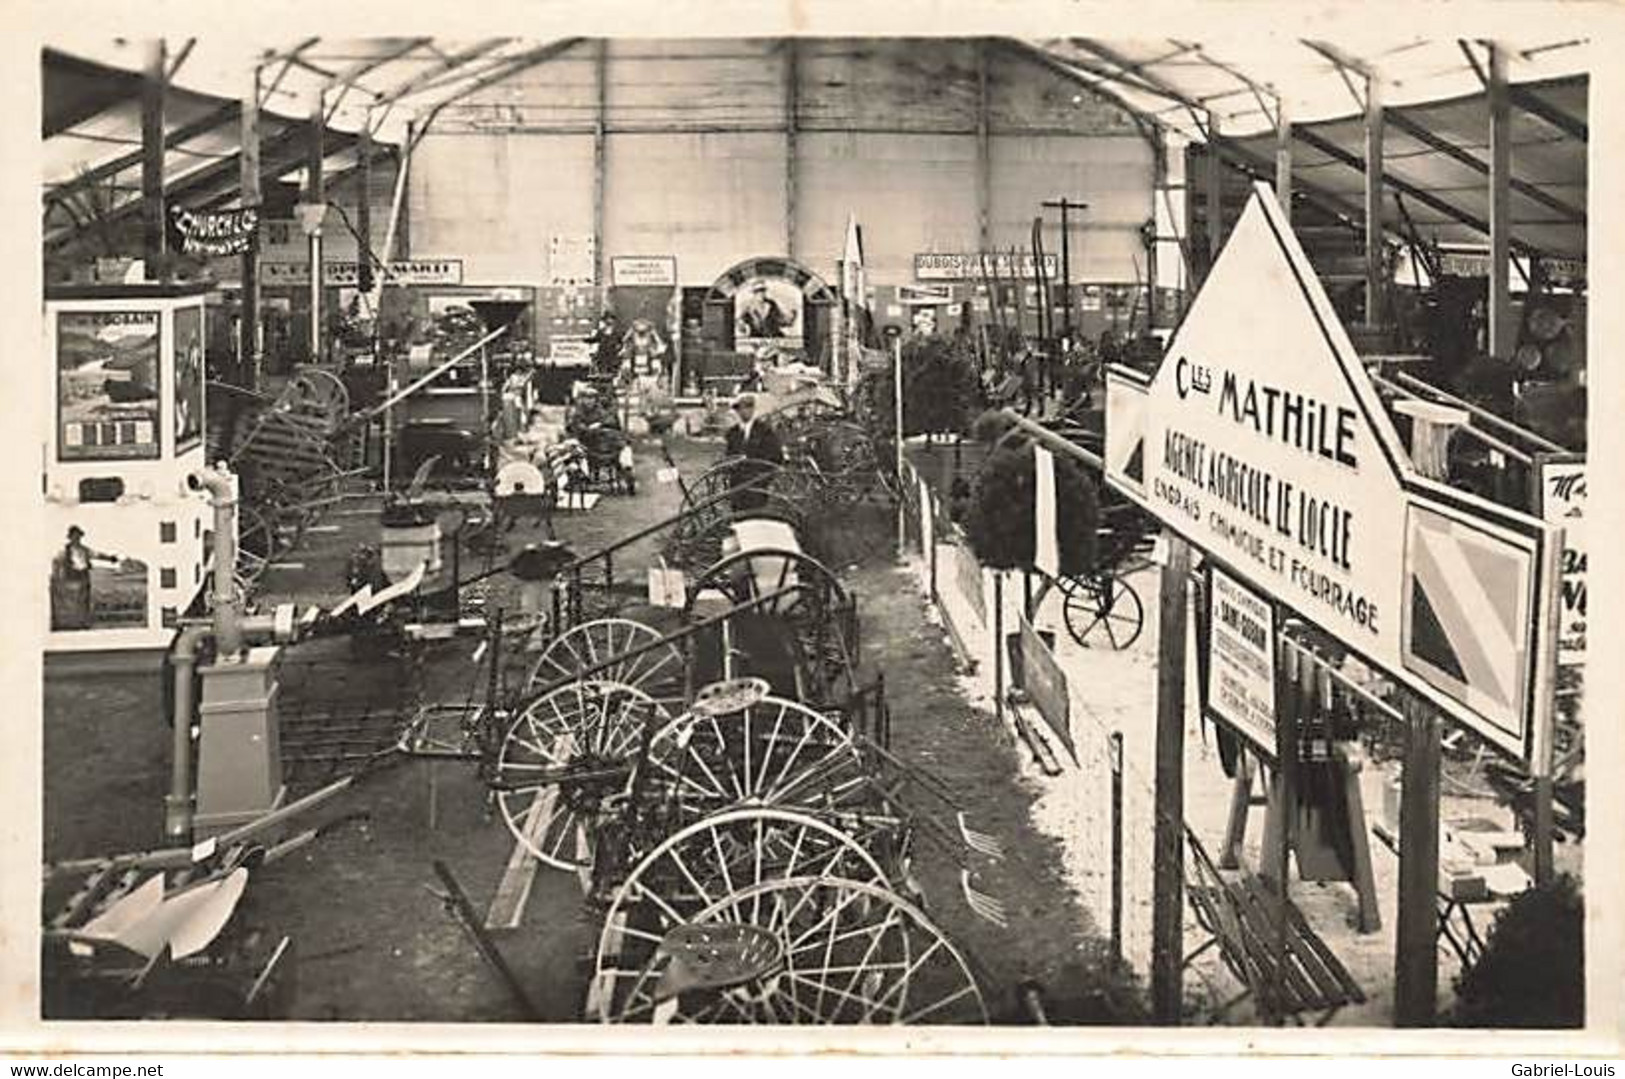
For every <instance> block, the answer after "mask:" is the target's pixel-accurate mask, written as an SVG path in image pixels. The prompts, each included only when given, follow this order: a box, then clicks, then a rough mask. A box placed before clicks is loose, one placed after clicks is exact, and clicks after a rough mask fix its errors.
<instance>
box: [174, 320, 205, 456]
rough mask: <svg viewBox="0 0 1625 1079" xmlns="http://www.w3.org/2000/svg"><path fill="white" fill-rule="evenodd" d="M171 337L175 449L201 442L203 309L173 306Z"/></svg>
mask: <svg viewBox="0 0 1625 1079" xmlns="http://www.w3.org/2000/svg"><path fill="white" fill-rule="evenodd" d="M174 337H175V452H176V453H181V452H183V451H185V450H189V449H191V448H192V447H193V446H196V445H197V444H198V443H200V442H202V441H203V309H202V308H201V307H177V308H176V309H175V315H174Z"/></svg>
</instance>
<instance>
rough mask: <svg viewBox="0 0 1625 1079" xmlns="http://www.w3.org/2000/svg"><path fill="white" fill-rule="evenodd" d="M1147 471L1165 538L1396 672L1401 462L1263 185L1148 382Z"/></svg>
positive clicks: (1395, 441)
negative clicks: (1196, 551) (1176, 538)
mask: <svg viewBox="0 0 1625 1079" xmlns="http://www.w3.org/2000/svg"><path fill="white" fill-rule="evenodd" d="M1143 467H1144V484H1145V487H1144V490H1145V492H1146V498H1147V500H1148V503H1149V505H1150V506H1151V507H1152V509H1153V510H1154V511H1155V512H1156V513H1157V515H1158V516H1159V517H1161V518H1163V520H1164V521H1165V522H1166V523H1168V524H1169V525H1170V526H1171V527H1173V528H1174V529H1175V530H1176V531H1178V532H1180V533H1181V534H1183V535H1184V536H1185V537H1186V538H1188V539H1189V540H1191V541H1192V542H1193V543H1194V544H1196V546H1198V547H1200V548H1201V549H1202V550H1203V551H1204V552H1206V553H1207V554H1208V555H1209V556H1211V557H1213V558H1214V559H1216V560H1218V561H1219V562H1221V563H1223V564H1225V565H1227V566H1229V567H1231V568H1232V569H1233V570H1234V572H1236V573H1237V574H1239V575H1240V576H1242V577H1243V578H1245V579H1246V580H1248V581H1249V582H1250V583H1252V584H1253V585H1255V586H1257V587H1258V588H1259V589H1260V590H1262V591H1263V592H1264V593H1265V594H1267V595H1269V596H1271V597H1273V598H1274V599H1276V600H1278V601H1280V602H1283V603H1286V604H1287V605H1289V606H1291V607H1293V608H1296V609H1297V610H1299V611H1301V612H1303V614H1304V615H1305V616H1307V617H1309V618H1311V619H1313V620H1314V621H1315V622H1317V623H1319V624H1320V625H1321V626H1322V627H1323V628H1324V629H1326V630H1327V631H1329V632H1331V633H1333V634H1334V635H1335V636H1337V637H1338V638H1340V639H1341V640H1343V641H1345V642H1346V643H1348V644H1349V645H1350V646H1351V647H1354V648H1355V649H1357V650H1358V651H1360V652H1362V653H1365V654H1367V655H1371V656H1372V657H1373V658H1376V659H1377V660H1378V661H1379V662H1382V661H1384V660H1387V661H1390V662H1391V665H1392V666H1393V667H1395V668H1397V667H1398V666H1399V662H1398V660H1399V626H1400V622H1401V618H1400V607H1399V604H1400V593H1401V581H1400V577H1401V575H1400V572H1399V567H1400V565H1401V564H1402V562H1403V558H1404V530H1403V529H1402V528H1401V527H1399V524H1400V522H1401V521H1403V519H1404V509H1405V491H1404V487H1403V484H1402V481H1401V479H1402V477H1403V476H1405V475H1407V474H1408V473H1409V472H1410V464H1409V462H1408V460H1407V459H1406V457H1405V455H1404V450H1403V448H1402V445H1401V443H1400V441H1399V438H1398V435H1397V434H1396V432H1395V431H1394V429H1393V425H1392V423H1391V422H1390V421H1389V420H1388V417H1387V414H1386V413H1385V412H1384V411H1383V408H1382V404H1381V402H1380V401H1379V400H1378V399H1377V396H1376V392H1375V390H1374V389H1373V388H1372V386H1371V383H1370V380H1369V378H1368V376H1367V375H1366V373H1365V371H1364V370H1363V369H1362V368H1361V367H1360V365H1359V361H1358V359H1357V357H1356V356H1355V355H1354V349H1353V347H1352V345H1350V343H1349V341H1348V337H1347V334H1346V333H1345V332H1344V330H1343V328H1342V325H1341V324H1340V323H1339V322H1338V321H1337V318H1336V316H1335V314H1334V313H1333V312H1332V308H1331V304H1330V303H1329V302H1328V301H1327V300H1326V296H1325V294H1324V292H1323V291H1322V290H1321V287H1320V282H1319V281H1318V280H1317V279H1316V278H1315V275H1314V272H1313V270H1312V269H1311V268H1310V267H1309V263H1308V260H1307V259H1306V258H1305V257H1304V254H1303V251H1302V250H1301V249H1300V248H1299V246H1298V242H1297V240H1296V238H1295V237H1294V236H1293V235H1292V230H1291V229H1290V228H1288V227H1287V225H1286V223H1285V222H1284V221H1283V220H1282V219H1281V216H1280V210H1279V208H1278V207H1277V205H1276V203H1275V199H1274V196H1273V195H1272V194H1270V193H1269V192H1268V189H1267V188H1266V189H1263V190H1262V191H1260V190H1255V191H1254V194H1253V197H1252V198H1251V199H1250V200H1249V202H1248V203H1247V207H1246V209H1245V210H1243V211H1242V214H1241V218H1240V220H1238V221H1237V222H1236V225H1235V228H1234V229H1233V230H1232V231H1231V233H1230V236H1229V239H1228V240H1227V241H1226V242H1225V245H1224V250H1223V251H1221V252H1220V253H1219V257H1218V259H1217V260H1216V261H1215V262H1214V265H1213V269H1212V270H1211V271H1210V272H1209V274H1208V277H1207V280H1206V282H1205V283H1204V284H1203V286H1202V290H1201V292H1200V293H1198V294H1197V296H1196V298H1195V300H1194V301H1193V302H1192V304H1191V308H1190V311H1189V312H1188V313H1187V315H1186V317H1185V320H1184V322H1183V323H1181V324H1180V326H1179V329H1178V330H1177V331H1175V333H1174V336H1173V340H1172V341H1170V342H1169V346H1168V353H1167V356H1166V358H1165V359H1164V360H1163V362H1162V365H1161V367H1160V368H1159V369H1158V371H1157V374H1156V376H1155V377H1154V378H1153V379H1152V381H1151V386H1150V390H1149V397H1148V401H1147V404H1146V420H1145V456H1144V460H1143Z"/></svg>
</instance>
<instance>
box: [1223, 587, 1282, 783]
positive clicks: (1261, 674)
mask: <svg viewBox="0 0 1625 1079" xmlns="http://www.w3.org/2000/svg"><path fill="white" fill-rule="evenodd" d="M1209 573H1210V574H1211V576H1210V578H1209V584H1208V590H1207V593H1208V619H1209V621H1208V625H1209V627H1210V632H1209V638H1208V639H1209V645H1208V647H1209V649H1210V654H1209V660H1208V667H1207V702H1208V709H1209V710H1210V711H1211V712H1212V713H1213V714H1214V716H1216V717H1217V718H1218V719H1219V720H1220V721H1221V722H1223V723H1224V724H1225V725H1226V726H1228V727H1230V728H1231V729H1232V730H1234V731H1235V732H1236V733H1237V734H1239V735H1241V736H1242V737H1243V738H1245V739H1247V741H1248V742H1250V743H1252V744H1253V746H1254V747H1256V748H1257V749H1258V750H1260V751H1261V752H1262V753H1263V754H1264V756H1265V757H1266V758H1268V759H1271V760H1273V759H1274V758H1275V749H1276V747H1275V611H1274V609H1273V608H1272V607H1271V606H1270V601H1269V600H1268V599H1266V598H1264V597H1263V596H1261V595H1259V594H1258V593H1257V592H1254V591H1253V590H1252V589H1250V588H1248V587H1247V586H1246V585H1244V584H1242V583H1241V582H1240V581H1238V580H1236V579H1235V578H1234V577H1232V576H1230V575H1229V574H1228V573H1226V572H1225V571H1224V570H1222V569H1220V568H1219V567H1218V566H1214V565H1211V564H1210V565H1209Z"/></svg>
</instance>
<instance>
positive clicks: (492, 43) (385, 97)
mask: <svg viewBox="0 0 1625 1079" xmlns="http://www.w3.org/2000/svg"><path fill="white" fill-rule="evenodd" d="M509 40H511V39H509V38H505V37H495V38H489V39H487V40H485V41H482V42H480V43H479V44H477V45H474V46H471V47H470V48H467V49H464V50H463V51H462V52H460V53H455V54H453V55H451V56H447V57H445V58H444V59H442V60H441V61H440V62H439V63H438V64H436V65H435V66H434V67H433V68H431V69H430V70H428V71H420V72H418V73H417V74H416V75H414V76H412V77H411V78H410V79H407V80H406V81H405V82H403V83H400V84H399V85H397V86H396V87H394V88H393V89H391V90H388V91H386V92H384V93H383V94H380V95H378V97H376V98H375V99H374V101H373V104H375V105H393V104H394V103H395V102H397V101H399V100H400V99H401V98H403V97H406V96H408V95H410V94H415V93H418V92H419V91H422V90H425V89H427V88H428V84H429V83H431V82H433V81H434V80H436V79H437V78H439V77H440V76H441V75H443V74H445V73H446V72H448V71H451V70H453V69H454V68H458V67H461V66H462V65H463V64H466V63H468V62H469V61H470V60H477V59H479V58H480V57H481V56H484V55H485V54H486V53H488V52H492V51H494V50H496V49H500V48H501V47H502V46H504V45H506V44H507V43H508V42H509ZM436 51H438V50H436Z"/></svg>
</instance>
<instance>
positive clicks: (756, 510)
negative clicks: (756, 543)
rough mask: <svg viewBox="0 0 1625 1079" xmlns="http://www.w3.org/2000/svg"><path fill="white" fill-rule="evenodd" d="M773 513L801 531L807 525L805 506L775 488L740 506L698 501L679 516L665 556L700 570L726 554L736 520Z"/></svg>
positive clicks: (771, 515) (722, 501)
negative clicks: (745, 506)
mask: <svg viewBox="0 0 1625 1079" xmlns="http://www.w3.org/2000/svg"><path fill="white" fill-rule="evenodd" d="M746 517H750V518H757V517H770V518H772V519H774V520H779V521H783V522H785V523H786V524H788V525H789V526H790V527H791V528H793V529H795V531H796V532H797V533H800V532H802V531H803V530H804V528H805V519H806V514H805V512H804V510H803V507H801V506H797V505H795V504H794V503H792V502H790V501H789V500H788V499H785V498H781V497H780V496H778V495H777V494H775V493H773V492H767V493H766V494H765V496H764V497H763V499H762V500H761V505H759V506H754V507H751V508H749V509H740V508H739V507H736V506H734V505H731V504H730V502H729V500H728V499H720V500H716V501H711V502H700V503H696V504H695V505H694V506H693V507H691V508H689V509H688V510H687V511H686V512H685V513H684V514H683V515H682V516H681V517H679V518H678V521H677V525H676V527H675V528H673V529H672V535H671V538H670V539H669V540H668V541H667V543H666V547H665V551H664V554H665V558H666V561H667V562H668V563H670V564H671V565H673V566H677V567H680V568H682V569H686V570H688V571H690V572H691V573H698V572H699V571H700V570H703V569H705V568H706V567H707V566H711V565H713V564H715V563H716V562H717V561H719V560H720V559H721V558H722V549H723V543H724V541H725V540H726V539H727V538H728V536H729V533H730V531H731V530H732V528H733V525H734V522H736V521H738V520H740V519H742V518H746Z"/></svg>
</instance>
